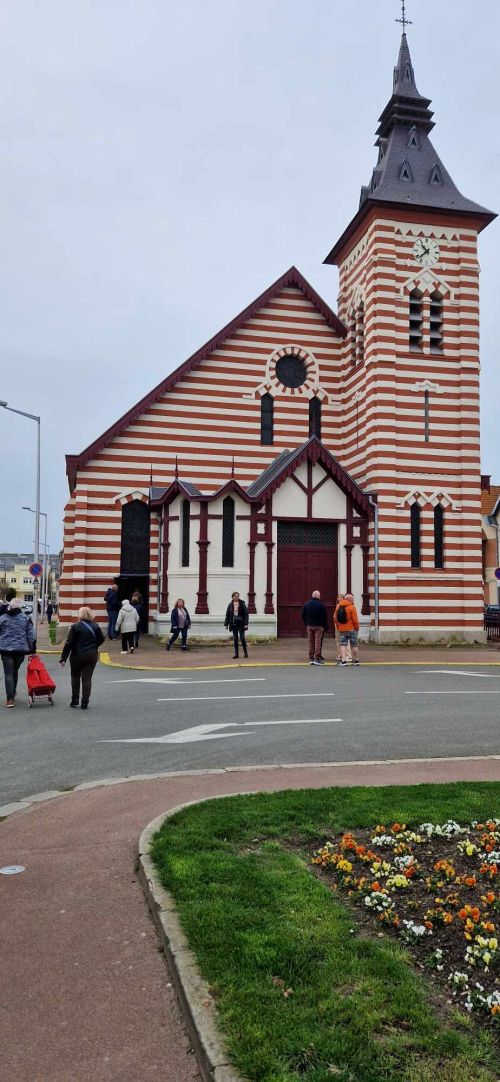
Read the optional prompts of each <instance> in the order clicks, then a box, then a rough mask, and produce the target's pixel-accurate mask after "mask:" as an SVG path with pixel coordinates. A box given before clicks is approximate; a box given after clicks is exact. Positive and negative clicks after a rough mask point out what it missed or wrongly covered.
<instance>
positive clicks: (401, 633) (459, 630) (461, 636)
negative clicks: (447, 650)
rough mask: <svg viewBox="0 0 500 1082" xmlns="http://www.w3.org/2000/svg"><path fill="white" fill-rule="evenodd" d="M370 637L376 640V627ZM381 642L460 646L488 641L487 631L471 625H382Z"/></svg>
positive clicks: (401, 644) (380, 630)
mask: <svg viewBox="0 0 500 1082" xmlns="http://www.w3.org/2000/svg"><path fill="white" fill-rule="evenodd" d="M370 639H371V641H372V642H375V629H374V628H372V629H371V635H370ZM378 642H379V643H380V644H387V645H390V644H391V643H392V644H396V645H400V646H403V645H405V644H406V643H408V644H409V645H415V646H416V645H419V644H421V643H431V644H439V645H442V646H458V645H460V644H461V643H464V642H465V643H471V644H472V643H481V645H482V644H483V643H485V642H486V631H482V630H477V629H471V628H470V627H456V628H453V630H450V628H449V627H397V628H396V627H381V628H379V633H378Z"/></svg>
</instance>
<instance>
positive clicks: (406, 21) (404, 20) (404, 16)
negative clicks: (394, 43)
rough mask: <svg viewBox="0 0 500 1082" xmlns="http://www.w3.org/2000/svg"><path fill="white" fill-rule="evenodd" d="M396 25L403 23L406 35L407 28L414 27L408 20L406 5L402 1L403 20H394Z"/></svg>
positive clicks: (403, 0) (402, 0)
mask: <svg viewBox="0 0 500 1082" xmlns="http://www.w3.org/2000/svg"><path fill="white" fill-rule="evenodd" d="M394 21H395V22H396V23H401V25H402V27H403V34H406V27H407V26H413V23H412V21H411V19H407V18H406V3H405V0H401V18H400V19H395V20H394Z"/></svg>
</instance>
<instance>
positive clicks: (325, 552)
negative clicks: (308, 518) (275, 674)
mask: <svg viewBox="0 0 500 1082" xmlns="http://www.w3.org/2000/svg"><path fill="white" fill-rule="evenodd" d="M337 574H338V557H337V526H336V524H335V523H332V522H279V523H278V582H277V587H278V589H277V594H278V635H279V636H281V637H283V636H287V635H293V636H297V637H298V636H299V635H303V634H304V626H303V624H302V608H303V605H304V602H305V601H307V600H308V598H310V596H311V594H312V592H313V590H319V591H320V593H321V600H322V601H323V603H324V604H325V605H326V607H327V610H328V619H329V623H330V624H331V614H332V611H333V608H334V606H335V600H336V597H337Z"/></svg>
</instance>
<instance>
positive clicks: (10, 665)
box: [2, 650, 24, 702]
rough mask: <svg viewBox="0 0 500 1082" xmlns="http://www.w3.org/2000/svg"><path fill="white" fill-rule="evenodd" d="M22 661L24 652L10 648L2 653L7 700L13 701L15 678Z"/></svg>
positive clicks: (15, 686)
mask: <svg viewBox="0 0 500 1082" xmlns="http://www.w3.org/2000/svg"><path fill="white" fill-rule="evenodd" d="M23 661H24V654H21V653H18V652H17V650H12V651H10V652H9V653H7V652H6V653H4V654H2V664H3V671H4V676H5V693H6V696H7V701H8V702H13V701H14V699H15V697H16V690H17V678H18V676H19V669H20V668H21V665H22V663H23Z"/></svg>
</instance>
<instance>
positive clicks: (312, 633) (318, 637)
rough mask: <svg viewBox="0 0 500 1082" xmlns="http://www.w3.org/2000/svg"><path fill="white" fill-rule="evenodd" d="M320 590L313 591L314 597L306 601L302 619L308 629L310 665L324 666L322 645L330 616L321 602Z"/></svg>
mask: <svg viewBox="0 0 500 1082" xmlns="http://www.w3.org/2000/svg"><path fill="white" fill-rule="evenodd" d="M320 598H321V594H320V592H319V590H313V593H312V597H311V598H310V600H309V601H306V603H305V605H304V608H303V609H302V619H303V621H304V625H305V628H306V634H307V639H308V644H309V664H310V665H324V664H325V663H324V661H323V658H322V657H321V643H322V641H323V635H324V633H325V631H326V629H327V627H328V616H327V613H326V609H325V606H324V605H323V602H322V601H321V600H320Z"/></svg>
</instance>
